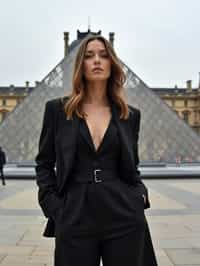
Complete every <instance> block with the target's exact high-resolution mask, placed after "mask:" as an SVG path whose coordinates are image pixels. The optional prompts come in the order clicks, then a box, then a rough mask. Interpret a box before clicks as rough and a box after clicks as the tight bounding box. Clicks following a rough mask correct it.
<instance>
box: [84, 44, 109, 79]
mask: <svg viewBox="0 0 200 266" xmlns="http://www.w3.org/2000/svg"><path fill="white" fill-rule="evenodd" d="M110 73H111V60H110V58H109V55H108V52H107V51H106V48H105V45H104V43H103V42H101V41H99V40H93V41H90V42H89V43H88V44H87V47H86V51H85V55H84V62H83V75H84V77H85V79H86V80H87V81H95V80H96V81H97V80H107V79H108V78H109V77H110Z"/></svg>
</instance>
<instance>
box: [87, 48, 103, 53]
mask: <svg viewBox="0 0 200 266" xmlns="http://www.w3.org/2000/svg"><path fill="white" fill-rule="evenodd" d="M85 52H86V53H93V52H94V51H93V50H86V51H85ZM99 52H100V53H101V52H107V50H106V49H101V50H99Z"/></svg>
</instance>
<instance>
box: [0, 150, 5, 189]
mask: <svg viewBox="0 0 200 266" xmlns="http://www.w3.org/2000/svg"><path fill="white" fill-rule="evenodd" d="M4 164H6V154H5V152H4V151H3V149H2V148H1V147H0V174H1V179H2V185H3V186H5V185H6V182H5V176H4V173H3V167H4Z"/></svg>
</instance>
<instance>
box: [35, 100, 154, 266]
mask: <svg viewBox="0 0 200 266" xmlns="http://www.w3.org/2000/svg"><path fill="white" fill-rule="evenodd" d="M111 108H112V114H113V117H114V120H115V122H116V126H117V128H118V132H119V135H120V140H121V162H120V176H121V177H122V178H124V181H125V182H126V183H129V184H131V185H133V186H134V187H135V190H137V191H138V192H139V193H140V194H141V195H142V194H144V195H145V196H146V204H145V206H144V207H145V208H149V207H150V203H149V198H148V192H147V189H146V187H145V185H144V184H143V182H142V181H141V179H140V172H139V170H138V169H137V166H138V163H139V158H138V133H139V126H140V111H139V110H138V109H136V108H133V107H131V106H129V109H130V111H131V112H130V116H129V118H128V120H122V119H119V113H118V108H117V107H116V105H115V104H113V103H112V104H111ZM79 123H80V119H79V118H78V117H77V116H76V115H74V116H73V120H66V118H65V114H64V112H63V103H62V102H61V99H55V100H52V101H48V102H47V104H46V108H45V114H44V120H43V126H42V132H41V136H40V142H39V153H38V155H37V156H36V163H37V166H36V173H37V184H38V186H39V203H40V206H41V208H42V210H43V212H44V214H45V216H46V217H48V218H49V220H48V224H47V227H46V230H45V233H44V235H45V236H54V235H55V232H54V230H55V229H54V218H55V217H56V213H57V211H58V210H59V209H60V207H61V206H62V204H63V201H64V196H63V194H64V191H65V190H66V187H67V184H68V181H69V173H70V170H71V169H72V167H73V165H74V160H75V151H76V149H75V147H76V146H75V145H76V141H77V134H78V128H79ZM61 145H62V149H61V148H60V146H61ZM55 164H56V172H55V170H54V166H55ZM146 230H147V234H146V236H147V241H146V242H145V245H146V244H147V245H148V246H147V251H146V252H149V250H151V252H150V254H151V256H153V247H152V243H151V238H150V234H149V230H148V225H147V226H146ZM151 259H152V258H150V256H149V257H148V263H150V261H151ZM152 261H154V260H153V259H152ZM138 265H139V264H138ZM142 265H143V264H142ZM144 265H147V264H144ZM148 265H156V264H148Z"/></svg>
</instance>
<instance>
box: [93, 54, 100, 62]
mask: <svg viewBox="0 0 200 266" xmlns="http://www.w3.org/2000/svg"><path fill="white" fill-rule="evenodd" d="M94 61H95V62H99V61H100V57H99V55H98V54H95V57H94Z"/></svg>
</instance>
